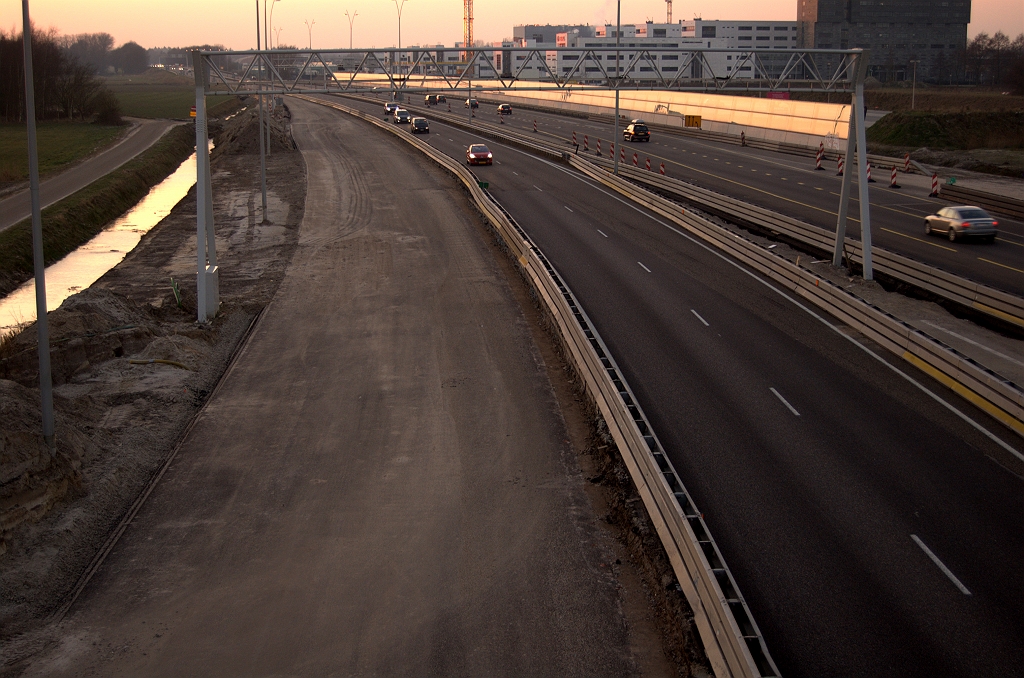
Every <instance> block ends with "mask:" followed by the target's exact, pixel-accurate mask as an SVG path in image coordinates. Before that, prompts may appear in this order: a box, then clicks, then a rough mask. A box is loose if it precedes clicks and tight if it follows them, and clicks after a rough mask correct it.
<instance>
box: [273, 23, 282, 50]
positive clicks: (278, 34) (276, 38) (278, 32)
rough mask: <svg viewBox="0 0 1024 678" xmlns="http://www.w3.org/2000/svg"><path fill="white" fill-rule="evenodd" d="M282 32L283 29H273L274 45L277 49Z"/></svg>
mask: <svg viewBox="0 0 1024 678" xmlns="http://www.w3.org/2000/svg"><path fill="white" fill-rule="evenodd" d="M283 30H284V28H275V29H274V45H277V46H278V47H280V46H281V31H283ZM271 48H273V45H271Z"/></svg>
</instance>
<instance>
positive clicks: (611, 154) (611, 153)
mask: <svg viewBox="0 0 1024 678" xmlns="http://www.w3.org/2000/svg"><path fill="white" fill-rule="evenodd" d="M608 143H609V144H611V148H609V149H608V159H609V160H615V142H614V141H609V142H608Z"/></svg>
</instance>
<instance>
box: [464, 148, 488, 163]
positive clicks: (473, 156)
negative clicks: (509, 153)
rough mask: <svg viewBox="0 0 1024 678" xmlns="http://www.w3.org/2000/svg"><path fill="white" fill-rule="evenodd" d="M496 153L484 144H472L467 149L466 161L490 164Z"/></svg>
mask: <svg viewBox="0 0 1024 678" xmlns="http://www.w3.org/2000/svg"><path fill="white" fill-rule="evenodd" d="M493 159H494V155H493V154H492V153H491V151H490V149H489V148H487V147H486V146H484V145H483V144H470V145H469V148H467V149H466V163H467V164H470V165H490V164H491V161H492V160H493Z"/></svg>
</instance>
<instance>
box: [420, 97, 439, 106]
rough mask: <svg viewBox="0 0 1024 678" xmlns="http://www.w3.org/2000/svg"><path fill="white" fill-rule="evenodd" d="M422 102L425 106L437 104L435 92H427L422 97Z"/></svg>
mask: <svg viewBox="0 0 1024 678" xmlns="http://www.w3.org/2000/svg"><path fill="white" fill-rule="evenodd" d="M423 104H424V105H425V106H436V105H437V95H436V94H427V95H426V96H424V97H423Z"/></svg>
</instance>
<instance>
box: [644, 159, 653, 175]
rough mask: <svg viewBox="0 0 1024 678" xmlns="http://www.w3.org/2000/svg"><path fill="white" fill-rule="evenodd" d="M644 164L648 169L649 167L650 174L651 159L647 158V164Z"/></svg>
mask: <svg viewBox="0 0 1024 678" xmlns="http://www.w3.org/2000/svg"><path fill="white" fill-rule="evenodd" d="M644 164H645V165H646V167H647V171H648V172H650V171H651V159H650V158H647V162H646V163H644Z"/></svg>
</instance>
